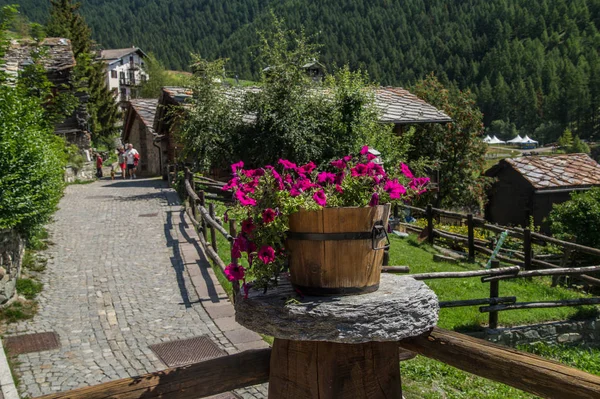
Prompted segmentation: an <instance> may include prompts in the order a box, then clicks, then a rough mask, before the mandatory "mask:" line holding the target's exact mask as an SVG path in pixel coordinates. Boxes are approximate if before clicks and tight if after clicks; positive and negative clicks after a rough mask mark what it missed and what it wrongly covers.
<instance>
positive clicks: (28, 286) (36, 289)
mask: <svg viewBox="0 0 600 399" xmlns="http://www.w3.org/2000/svg"><path fill="white" fill-rule="evenodd" d="M42 287H43V285H42V283H38V282H37V281H35V280H32V279H29V278H21V279H19V280H17V292H18V293H19V294H20V295H23V296H24V297H25V298H27V299H34V298H35V297H36V296H37V294H39V293H40V292H42Z"/></svg>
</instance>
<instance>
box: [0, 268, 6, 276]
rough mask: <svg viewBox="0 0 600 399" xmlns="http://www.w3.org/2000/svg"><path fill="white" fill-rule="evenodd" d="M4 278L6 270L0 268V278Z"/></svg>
mask: <svg viewBox="0 0 600 399" xmlns="http://www.w3.org/2000/svg"><path fill="white" fill-rule="evenodd" d="M4 276H6V269H5V268H3V267H0V278H2V277H4Z"/></svg>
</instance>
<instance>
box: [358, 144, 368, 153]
mask: <svg viewBox="0 0 600 399" xmlns="http://www.w3.org/2000/svg"><path fill="white" fill-rule="evenodd" d="M368 153H369V146H368V145H365V146H363V147H362V148H361V149H360V155H367V154H368Z"/></svg>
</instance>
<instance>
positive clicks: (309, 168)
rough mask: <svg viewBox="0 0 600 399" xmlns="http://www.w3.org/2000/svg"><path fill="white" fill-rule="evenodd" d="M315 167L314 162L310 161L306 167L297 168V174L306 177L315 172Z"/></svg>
mask: <svg viewBox="0 0 600 399" xmlns="http://www.w3.org/2000/svg"><path fill="white" fill-rule="evenodd" d="M316 167H317V165H315V163H314V162H312V161H310V162H309V163H307V164H306V165H302V166H301V167H299V168H298V173H300V174H303V175H307V174H309V173H310V172H312V171H313V170H315V168H316Z"/></svg>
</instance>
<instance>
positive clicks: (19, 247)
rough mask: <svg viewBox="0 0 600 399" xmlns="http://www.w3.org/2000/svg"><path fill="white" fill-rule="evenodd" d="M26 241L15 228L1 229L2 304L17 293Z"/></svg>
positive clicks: (0, 276)
mask: <svg viewBox="0 0 600 399" xmlns="http://www.w3.org/2000/svg"><path fill="white" fill-rule="evenodd" d="M24 252H25V241H24V240H23V239H22V238H21V236H20V235H19V234H17V233H16V232H15V231H14V230H0V306H2V305H4V304H6V303H7V302H8V301H9V300H10V299H12V298H13V297H14V296H15V294H16V284H17V278H19V277H20V276H21V261H22V260H23V254H24Z"/></svg>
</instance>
